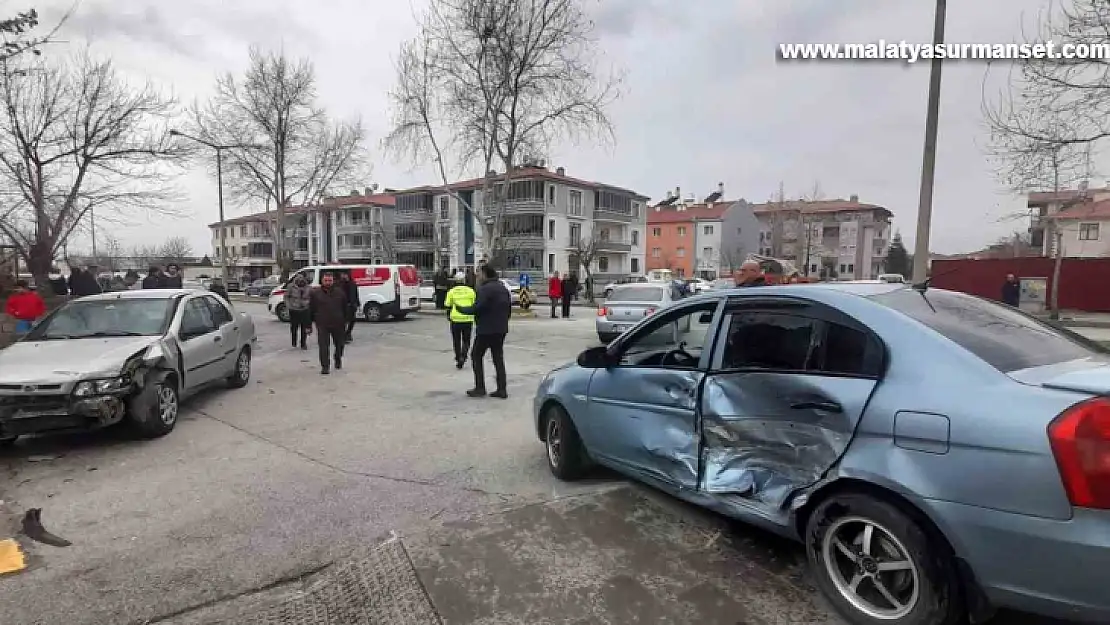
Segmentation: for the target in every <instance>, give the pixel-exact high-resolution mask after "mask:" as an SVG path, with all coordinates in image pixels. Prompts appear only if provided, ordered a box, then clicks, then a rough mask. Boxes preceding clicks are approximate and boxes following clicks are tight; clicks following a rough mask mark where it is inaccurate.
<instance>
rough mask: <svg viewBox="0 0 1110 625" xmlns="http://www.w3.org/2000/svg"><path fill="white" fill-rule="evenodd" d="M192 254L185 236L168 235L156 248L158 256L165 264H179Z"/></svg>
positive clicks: (191, 248)
mask: <svg viewBox="0 0 1110 625" xmlns="http://www.w3.org/2000/svg"><path fill="white" fill-rule="evenodd" d="M192 255H193V246H192V244H191V243H189V239H186V238H185V237H170V238H168V239H166V241H165V242H164V243H162V246H161V247H159V248H158V258H159V259H161V261H162V262H163V263H165V264H167V265H168V264H170V263H174V264H176V265H181V264H182V263H184V262H185V260H186V259H187V258H189V257H190V256H192Z"/></svg>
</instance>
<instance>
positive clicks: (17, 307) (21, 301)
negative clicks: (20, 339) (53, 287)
mask: <svg viewBox="0 0 1110 625" xmlns="http://www.w3.org/2000/svg"><path fill="white" fill-rule="evenodd" d="M4 312H5V313H7V315H8V316H9V317H11V318H12V319H15V333H16V335H17V336H21V335H24V334H27V333H28V332H30V331H31V326H33V325H34V323H35V321H36V320H37V319H38V318H39V317H42V316H43V315H45V314H46V302H44V301H43V300H42V296H40V295H39V294H38V293H36V292H34V291H32V290H31V287H30V285H29V284H28V283H27V281H26V280H17V281H16V283H15V292H14V293H12V294H11V295H9V296H8V303H7V304H6V305H5V306H4Z"/></svg>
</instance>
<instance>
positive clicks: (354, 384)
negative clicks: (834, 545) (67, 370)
mask: <svg viewBox="0 0 1110 625" xmlns="http://www.w3.org/2000/svg"><path fill="white" fill-rule="evenodd" d="M237 306H240V307H241V308H242V309H245V310H248V311H250V312H251V313H252V314H253V315H254V316H255V319H256V324H257V327H258V332H259V337H260V339H259V346H258V351H257V353H256V358H255V361H254V371H253V379H252V382H251V384H250V385H249V386H248V387H246V388H244V389H241V390H224V389H217V390H214V391H212V392H209V393H206V394H204V395H202V396H199V397H197V398H195V399H193V400H192V401H190V402H187V404H186V406H185V408H186V409H185V411H184V413H183V415H182V418H181V421H180V422H179V424H178V426H177V429H176V430H175V431H174V432H173V433H171V434H170V435H169V436H167V437H165V438H163V439H160V440H157V441H149V442H135V441H127V440H123V439H121V438H119V437H117V436H115V435H113V434H111V433H101V434H97V435H84V436H72V437H64V438H54V439H44V440H32V441H29V442H21V444H20V445H19V446H18V447H17V448H16V449H15V450H13V451H12V452H8V453H6V454H5V455H3V456H0V499H3V500H4V503H3V506H4V507H7V508H9V509H13V510H24V509H27V508H32V507H39V508H42V509H43V519H44V522H45V524H46V526H47V527H48V529H50V530H51V531H52V532H54V533H55V534H58V535H60V536H63V537H65V538H67V539H69V540H71V541H72V542H73V546H71V547H68V548H52V547H47V546H41V545H36V546H34V547H32V549H33V551H32V553H31V556H32V560H31V564H32V566H31V568H30V569H29V570H27V571H25V572H23V573H20V574H17V575H13V576H10V577H7V578H4V579H2V580H0V622H2V623H5V625H7V624H13V625H16V624H24V623H26V624H32V623H33V624H40V623H41V624H44V625H47V624H49V625H55V624H58V623H66V624H69V625H93V624H97V625H100V624H112V625H116V624H124V623H145V622H148V621H153V620H158V619H162V618H166V617H169V616H172V615H174V614H177V613H181V612H183V611H185V610H188V609H190V608H194V607H197V606H201V605H204V604H207V603H211V602H215V601H218V600H220V599H222V598H227V597H231V596H235V595H238V594H242V593H246V592H248V591H251V590H254V589H259V588H264V587H267V586H270V585H274V584H276V583H279V582H280V581H281V580H287V579H293V578H297V577H300V576H301V575H304V574H306V573H308V572H311V571H315V570H317V569H319V568H321V567H322V566H324V565H325V564H327V563H329V562H332V561H334V560H336V559H340V558H342V557H343V556H345V555H346V554H348V553H350V552H351V551H352V550H354V549H357V548H359V547H363V546H365V545H368V544H372V543H374V542H375V541H377V540H379V539H381V538H382V537H383V536H386V535H388V534H389V532H391V531H393V530H399V529H403V530H404V531H405V532H407V533H413V532H416V531H419V529H420V528H421V527H426V526H434V525H438V524H440V523H441V522H443V521H445V520H448V519H452V518H462V517H469V516H472V515H474V514H477V513H482V512H488V511H493V510H497V509H501V508H505V507H508V506H514V505H519V504H524V503H530V502H538V501H546V500H552V499H555V498H558V497H560V496H563V495H568V494H577V493H585V492H590V491H594V490H597V489H601V488H605V487H607V486H608V485H609V484H610V483H611V482H612V481H613V480H604V479H603V480H600V481H593V482H590V483H587V484H584V485H567V484H563V483H560V482H558V481H556V480H555V479H554V478H552V477H551V475H550V474H549V473H548V471H547V468H546V466H545V464H544V459H543V454H542V447H541V446H540V444H539V443H538V441H536V439H535V434H534V430H533V426H532V423H531V420H530V419H531V416H530V410H529V402H530V399H531V396H532V393H533V391H534V389H535V386H536V384H537V382H538V379H539V376H540V375H542V374H543V373H544V372H546V371H547V370H549V369H550V368H552V367H553V366H554V365H556V364H560V363H562V362H565V361H567V360H570V359H572V358H573V357H574V356H575V355H576V354H577V353H578V352H579V351H580V350H581V349H583V348H584V347H585V346H586V345H589V344H592V343H593V317H592V311H590V310H588V309H576V310H575V312H574V314H575V315H576V317H575V318H574V319H571V320H562V319H558V320H550V319H543V318H539V319H533V320H526V321H520V322H517V323H514V326H513V331H512V333H511V334H510V339H509V343H508V346H507V360H508V363H509V370H510V375H509V393H510V398H509V400H507V401H504V400H495V399H486V400H470V399H468V398H467V397H465V396H464V394H463V393H464V391H465V390H466V389H467V388H469V387H470V385H471V382H472V379H471V374H470V371H469V369H466V370H463V371H456V370H455V368H454V366H453V363H452V356H451V352H450V345H449V337H448V335H447V332H446V327H445V322H444V320H443V319H441V318H436V317H432V316H430V315H419V316H416V317H415V318H410V319H409V320H406V321H404V322H390V323H383V324H375V325H370V324H360V325H358V326H357V329H356V331H355V337H356V341H355V343H354V344H353V345H351V346H349V349H348V354H347V357H346V359H345V363H344V364H345V366H344V369H343V370H342V371H339V372H333V374H332V375H330V376H327V377H324V376H321V375H320V374H319V369H318V363H317V362H316V353H315V351H314V350H313V349H311V346H310V351H307V352H302V351H300V350H298V349H292V348H291V347H290V345H289V339H288V334H287V331H286V326H284V325H282V324H280V323H278V322H277V321H276V320H273V318H272V317H270V316H269V315H267V314H266V311H265V307H264V305H262V304H257V303H240V304H237ZM489 373H490V374H492V371H490V372H489ZM614 479H615V478H614ZM760 550H761V549H756V551H760ZM766 551H767V555H766V558H767V559H768V561H772V560H774V559H775V558H777V557H779V556H780V555H781V553H780V552H781V550H780V549H779V548H778V547H775V548H774V549H768V550H766ZM1006 622H1007V623H1017V622H1018V621H1017V620H1014V619H1008V620H1007V621H1006Z"/></svg>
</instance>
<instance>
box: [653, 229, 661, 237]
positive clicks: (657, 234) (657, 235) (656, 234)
mask: <svg viewBox="0 0 1110 625" xmlns="http://www.w3.org/2000/svg"><path fill="white" fill-rule="evenodd" d="M651 236H653V237H660V236H663V229H662V228H652V229H651Z"/></svg>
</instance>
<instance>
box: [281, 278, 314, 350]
mask: <svg viewBox="0 0 1110 625" xmlns="http://www.w3.org/2000/svg"><path fill="white" fill-rule="evenodd" d="M311 298H312V286H311V285H309V284H308V280H306V279H305V277H304V274H297V277H295V278H293V283H292V284H290V285H289V287H288V288H287V289H285V310H287V311H289V338H290V340H291V341H292V343H293V347H296V346H297V345H300V346H301V349H308V345H307V344H306V343H305V339H306V338H307V337H308V335H309V334H311V333H312V313H311V312H310V311H309V300H310V299H311Z"/></svg>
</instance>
